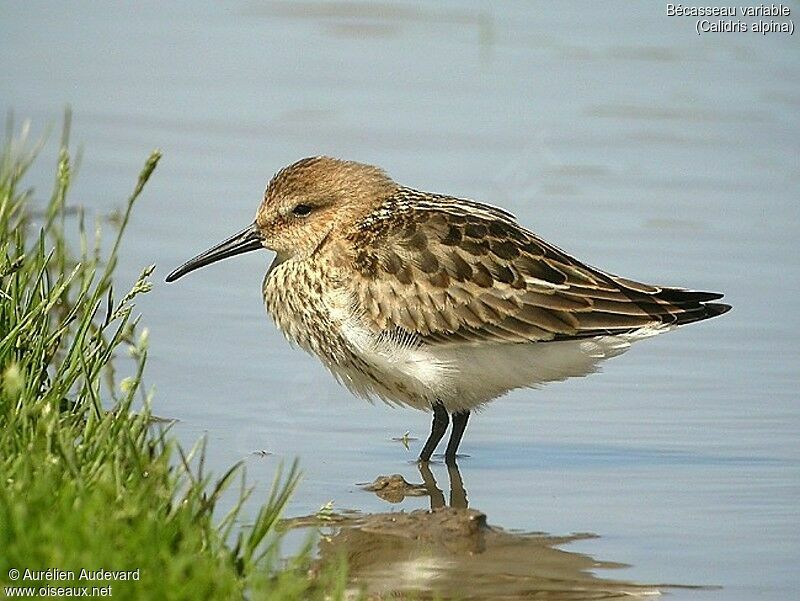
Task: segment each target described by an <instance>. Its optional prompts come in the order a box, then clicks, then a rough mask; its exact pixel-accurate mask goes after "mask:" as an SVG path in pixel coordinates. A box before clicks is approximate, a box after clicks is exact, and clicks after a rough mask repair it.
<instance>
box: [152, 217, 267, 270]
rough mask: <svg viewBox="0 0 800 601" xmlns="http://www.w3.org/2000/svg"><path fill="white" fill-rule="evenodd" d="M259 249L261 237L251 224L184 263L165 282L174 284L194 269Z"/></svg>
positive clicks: (253, 224)
mask: <svg viewBox="0 0 800 601" xmlns="http://www.w3.org/2000/svg"><path fill="white" fill-rule="evenodd" d="M260 248H264V247H263V246H262V244H261V236H260V235H259V233H258V230H257V229H256V224H255V223H251V224H250V225H248V226H247V227H246V228H244V229H243V230H242V231H241V232H239V233H237V234H234V235H233V236H231V237H230V238H228V239H227V240H225V241H223V242H220V243H219V244H217V245H216V246H214V247H212V248H209V249H208V250H207V251H205V252H202V253H200V254H199V255H197V256H196V257H193V258H191V259H189V260H188V261H186V263H184V264H183V265H181V266H180V267H178V268H177V269H176V270H175V271H173V272H172V273H171V274H169V275H168V276H167V281H168V282H174V281H175V280H177V279H178V278H180V277H183V276H185V275H186V274H187V273H189V272H190V271H194V270H195V269H200V268H201V267H205V266H206V265H211V263H216V262H217V261H221V260H222V259H227V258H228V257H234V256H236V255H241V254H242V253H249V252H250V251H253V250H258V249H260Z"/></svg>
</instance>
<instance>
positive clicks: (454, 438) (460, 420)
mask: <svg viewBox="0 0 800 601" xmlns="http://www.w3.org/2000/svg"><path fill="white" fill-rule="evenodd" d="M468 419H469V411H458V412H456V413H454V414H453V431H452V432H451V433H450V441H449V442H448V443H447V450H446V451H445V452H444V462H445V463H446V464H447V465H455V462H456V451H457V450H458V445H460V444H461V437H462V436H464V430H466V428H467V420H468Z"/></svg>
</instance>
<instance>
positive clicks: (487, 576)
mask: <svg viewBox="0 0 800 601" xmlns="http://www.w3.org/2000/svg"><path fill="white" fill-rule="evenodd" d="M419 471H420V475H421V476H422V484H414V483H409V482H407V481H406V480H405V479H404V478H403V477H402V476H399V475H394V476H380V477H378V478H376V479H375V481H374V482H372V483H371V484H369V485H367V486H365V487H364V488H365V489H367V490H371V491H373V492H375V493H376V494H377V495H378V496H380V497H381V498H383V499H385V500H387V501H389V502H392V503H399V502H401V501H402V500H403V499H405V497H408V496H415V497H419V496H423V495H427V496H429V497H430V506H431V509H430V510H425V509H419V510H415V511H409V512H405V511H393V512H389V513H374V514H361V513H356V514H351V515H336V516H334V519H330V516H329V517H328V519H327V522H326V523H327V527H326V528H324V529H322V530H321V534H322V538H321V541H320V544H319V565H324V564H325V563H327V562H329V561H331V560H333V561H336V560H337V559H339V558H341V557H342V556H344V557H345V558H346V560H347V565H348V569H349V572H348V574H349V581H350V585H351V587H352V590H353V592H357V591H363V592H366V593H367V597H368V598H370V599H373V598H378V599H382V598H388V597H391V598H406V596H407V595H410V597H411V598H414V599H428V598H437V599H450V598H454V599H506V600H511V599H547V600H562V601H566V600H572V599H576V600H577V599H583V600H586V599H623V598H624V599H631V598H636V597H639V596H641V597H645V596H650V595H655V594H658V593H659V592H660V589H663V588H664V586H661V585H660V586H655V585H642V584H635V583H631V582H624V581H621V580H612V579H605V578H601V577H599V576H597V575H596V574H595V573H594V571H595V570H598V569H608V568H620V567H625V566H624V565H623V564H619V563H612V562H607V561H600V560H597V559H594V558H593V557H590V556H589V555H585V554H583V553H575V552H570V551H566V550H563V549H561V548H559V547H561V546H563V545H565V544H567V543H570V542H573V541H576V540H582V539H586V538H594V535H591V534H576V535H568V536H550V535H546V534H541V533H530V534H524V533H519V532H510V531H506V530H503V529H502V528H499V527H496V526H490V525H488V524H487V522H486V516H485V514H483V513H482V512H480V511H478V510H476V509H469V508H468V506H467V493H466V490H465V488H464V483H463V480H462V477H461V473H460V471H459V470H458V468H457V467H456V466H450V467H448V476H449V480H450V498H449V503H446V502H445V494H444V492H443V491H442V490H441V489H440V488H439V486H438V485H437V483H436V479H435V478H434V475H433V473H432V472H431V470H430V468H429V467H428V466H427V465H424V464H422V465H420V466H419ZM310 517H311V516H310ZM292 522H295V525H303V524H304V525H309V519H308V518H298V521H294V520H292ZM317 525H321V524H320V523H319V522H317Z"/></svg>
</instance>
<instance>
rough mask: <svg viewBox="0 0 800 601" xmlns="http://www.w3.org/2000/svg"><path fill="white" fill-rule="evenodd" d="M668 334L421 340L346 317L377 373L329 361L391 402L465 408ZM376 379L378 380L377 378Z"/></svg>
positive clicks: (355, 345)
mask: <svg viewBox="0 0 800 601" xmlns="http://www.w3.org/2000/svg"><path fill="white" fill-rule="evenodd" d="M664 331H666V329H665V328H660V329H646V330H639V331H638V332H634V333H631V334H626V335H622V336H597V337H594V338H586V339H581V340H570V341H559V342H539V343H531V344H503V343H492V344H476V343H470V344H463V343H462V344H450V345H447V344H437V345H426V344H424V343H420V342H419V341H418V340H416V339H415V338H414V337H410V336H409V337H405V338H398V337H397V336H394V337H392V336H376V335H375V334H373V333H372V332H370V331H369V330H368V329H367V328H366V327H365V326H364V325H363V324H361V323H360V320H358V319H357V318H355V317H353V316H351V318H350V319H348V320H347V321H346V322H344V326H343V327H342V328H341V330H340V332H341V336H342V338H343V339H344V340H346V341H347V344H348V346H349V347H350V349H351V350H352V352H353V353H354V354H356V355H357V356H358V357H359V359H360V360H361V361H362V362H363V363H364V364H366V365H369V366H370V367H371V368H372V371H373V374H374V375H375V376H376V377H375V378H371V377H368V376H366V375H364V374H362V373H359V372H356V371H353V370H351V369H348V367H347V366H346V365H343V366H330V367H331V371H332V372H333V373H334V374H335V375H336V376H337V378H338V379H339V380H340V381H342V382H343V383H344V384H345V385H347V386H348V387H349V388H350V389H351V390H353V391H354V392H355V393H357V394H359V395H361V396H364V397H367V398H370V397H373V396H377V397H379V398H382V399H383V400H386V401H388V402H390V403H399V404H404V405H409V406H412V407H416V408H418V409H429V408H430V406H431V404H432V403H434V402H437V401H438V402H441V403H443V404H444V406H445V408H446V409H447V410H448V411H450V412H453V411H459V410H470V409H475V408H478V407H480V406H481V405H483V404H484V403H486V402H488V401H491V400H492V399H495V398H497V397H499V396H501V395H503V394H505V393H507V392H508V391H510V390H513V389H515V388H535V387H538V386H540V385H542V384H545V383H547V382H555V381H559V380H564V379H566V378H570V377H576V376H585V375H587V374H590V373H592V372H594V371H597V369H598V365H599V363H600V362H602V361H604V360H605V359H609V358H611V357H615V356H617V355H619V354H621V353H623V352H625V351H626V350H627V349H628V348H629V347H630V345H631V343H633V342H635V341H637V340H641V339H642V338H647V337H649V336H653V335H655V334H659V333H661V332H664ZM376 380H377V382H376Z"/></svg>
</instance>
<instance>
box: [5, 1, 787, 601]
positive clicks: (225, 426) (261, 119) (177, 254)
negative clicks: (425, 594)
mask: <svg viewBox="0 0 800 601" xmlns="http://www.w3.org/2000/svg"><path fill="white" fill-rule="evenodd" d="M789 6H791V7H792V8H793V11H794V12H795V13H796V14H797V12H798V11H800V7H798V6H797V5H796V4H794V3H790V4H789ZM665 13H666V10H665V6H664V5H663V4H662V3H655V2H654V3H649V2H647V3H645V2H641V3H627V2H610V3H601V4H596V5H589V4H588V3H585V4H584V3H581V4H579V3H569V4H567V3H558V4H552V5H550V4H545V5H538V4H537V5H530V4H528V3H502V4H496V3H488V2H483V3H470V4H462V3H456V2H449V3H436V4H415V3H402V4H399V3H398V4H375V5H370V6H369V7H364V6H362V5H360V4H350V3H346V2H344V3H324V2H319V3H317V2H310V3H294V2H293V3H288V2H287V3H282V2H272V3H255V2H253V3H248V2H243V3H222V4H221V3H213V2H199V3H198V2H196V3H192V5H191V8H189V7H188V6H180V5H177V4H175V5H173V4H164V3H136V4H135V5H134V4H129V5H114V6H112V5H108V6H104V7H103V8H102V9H99V8H98V7H97V6H96V5H92V4H90V3H69V5H67V4H61V3H58V4H57V3H49V2H39V3H37V2H27V3H24V4H22V3H20V4H4V5H3V6H2V7H0V39H2V40H3V41H2V42H1V44H2V52H0V92H1V94H0V98H1V99H2V102H0V107H1V108H2V109H4V110H5V109H9V108H13V109H14V110H15V111H16V113H17V115H18V116H20V117H30V118H31V119H32V120H33V122H34V124H35V126H36V128H38V129H37V131H41V129H42V128H43V126H44V125H45V124H48V123H50V124H56V123H57V122H58V121H59V118H60V114H61V112H62V110H63V106H64V105H65V104H66V103H69V104H71V105H72V107H73V109H74V114H75V118H74V127H73V131H74V134H75V135H74V140H75V141H76V142H80V143H81V145H82V146H83V147H84V149H85V152H84V156H83V164H82V169H81V173H80V177H79V180H78V182H77V184H76V188H75V193H74V194H73V197H72V200H73V202H80V203H83V204H85V205H87V206H89V207H91V208H92V209H93V210H95V211H96V212H97V213H98V214H103V213H107V212H109V211H110V210H112V209H113V208H114V207H116V206H119V204H120V202H121V199H122V198H124V197H125V196H126V195H127V193H128V192H129V191H130V189H131V188H132V185H133V182H134V178H135V174H136V173H137V172H138V168H139V166H140V164H141V163H142V161H143V160H144V158H145V157H146V155H147V153H148V152H149V150H150V149H151V148H153V147H154V146H159V147H160V148H162V149H163V151H164V155H165V156H164V160H163V161H162V163H161V165H160V166H159V169H158V171H157V173H156V175H155V176H154V178H153V181H152V182H151V184H150V185H149V186H148V189H147V191H146V193H145V195H144V197H143V198H142V201H141V204H140V205H139V207H138V208H137V211H136V213H135V215H134V218H133V223H132V226H131V231H130V235H129V236H128V238H127V240H126V242H125V246H124V252H123V264H122V266H121V267H122V269H121V271H120V278H121V279H123V280H125V279H127V280H133V279H134V278H135V276H136V274H138V271H139V270H140V268H141V267H142V266H143V265H145V264H148V263H153V262H154V263H157V265H158V270H157V272H156V279H157V284H156V287H155V289H154V290H153V292H152V293H151V294H150V295H149V296H148V297H147V298H146V300H143V301H142V302H141V303H140V304H139V306H140V308H141V310H142V311H143V312H144V314H145V321H146V323H147V325H148V326H149V327H150V329H151V332H152V336H151V339H152V352H151V356H150V365H149V375H148V383H149V384H153V385H155V388H156V391H157V392H156V394H157V405H156V411H157V412H158V413H159V414H162V415H166V416H169V417H174V418H177V419H179V420H180V423H179V425H178V427H177V429H176V432H177V433H178V434H179V436H180V437H181V439H183V440H184V441H186V442H187V443H188V442H189V441H193V440H194V439H196V438H197V437H198V436H200V435H202V434H207V435H208V438H209V442H210V450H209V457H208V463H209V464H210V465H211V466H212V467H213V468H215V470H216V472H217V473H220V472H222V471H223V469H224V468H225V467H226V466H228V465H229V464H231V463H232V462H233V461H235V460H238V459H240V458H243V457H244V458H246V461H247V468H248V474H249V478H250V479H251V480H252V481H254V482H255V483H257V495H256V496H257V497H258V496H263V493H264V491H265V490H266V489H267V487H268V485H269V483H270V481H271V479H272V475H273V473H274V470H275V469H276V465H277V464H278V462H279V461H280V460H281V459H287V460H289V459H291V458H293V457H295V456H299V457H300V458H301V461H302V467H303V470H304V472H305V478H304V481H303V484H302V486H301V488H300V490H299V492H298V494H297V495H295V497H294V500H293V502H292V505H291V507H290V510H289V514H290V515H302V514H308V513H312V512H314V511H315V510H316V509H317V508H319V507H320V506H321V505H322V504H324V503H326V502H328V501H329V500H333V501H334V502H335V505H334V506H335V507H336V508H340V509H345V508H350V509H358V510H361V511H363V512H381V511H388V510H391V509H398V508H402V509H407V510H410V509H414V508H421V507H427V506H428V505H429V502H430V501H429V500H428V499H427V498H410V499H408V498H407V499H406V500H405V501H403V503H401V504H400V505H389V504H387V502H385V501H383V500H381V499H379V498H378V497H375V496H372V495H371V494H370V493H366V492H364V491H362V490H361V489H360V488H358V487H357V486H356V485H355V484H356V483H358V482H364V481H370V480H372V479H373V478H374V477H375V476H377V475H379V474H391V473H395V472H399V473H402V474H403V475H404V476H405V477H406V479H408V480H409V481H419V474H418V473H417V469H416V467H415V466H414V465H413V463H411V460H412V459H413V458H414V457H415V451H418V448H419V444H420V443H419V442H416V443H412V447H411V450H410V451H406V450H405V449H404V448H403V446H402V445H401V444H400V443H398V442H393V441H392V440H391V438H392V437H398V436H402V435H403V433H404V432H405V431H406V430H408V431H410V433H411V435H412V436H416V437H419V438H423V439H424V437H425V436H426V434H427V430H428V419H429V418H428V416H426V415H424V414H419V413H416V412H413V411H400V410H391V409H388V408H385V407H382V406H372V407H371V406H369V405H366V404H365V403H363V402H362V401H360V400H357V399H354V398H352V397H351V396H350V395H349V394H348V393H347V392H346V391H344V390H343V389H341V388H339V387H337V386H335V385H334V384H333V383H332V380H331V378H330V377H329V376H328V375H327V373H325V371H324V370H323V368H322V367H321V366H320V365H318V364H317V362H316V361H315V360H314V359H313V358H311V357H307V356H305V355H303V354H302V353H300V352H299V351H297V350H293V349H290V348H289V347H288V346H287V345H286V344H285V342H284V341H283V340H282V338H281V336H280V335H279V334H278V333H277V332H276V330H275V328H274V327H273V326H272V325H271V324H270V323H269V322H268V321H267V320H266V318H265V316H264V313H263V308H262V305H261V299H260V295H259V290H260V281H261V277H262V275H263V272H264V270H265V268H266V265H267V264H268V262H269V261H270V259H271V258H270V257H269V256H268V255H267V253H255V254H250V255H247V256H244V257H241V258H239V259H237V260H233V261H227V262H225V263H223V264H220V265H217V266H214V267H213V268H208V269H205V270H203V271H201V272H198V273H197V274H193V275H192V276H190V277H187V278H186V279H184V280H181V281H180V283H179V284H177V285H169V286H167V285H165V284H163V283H161V279H162V278H163V276H164V275H166V273H168V272H169V270H170V269H171V268H173V267H174V266H176V265H177V264H179V263H181V262H183V260H185V259H186V258H188V257H189V256H191V255H193V254H195V253H196V252H197V251H200V250H203V249H205V248H206V247H208V246H210V245H211V244H212V243H215V242H217V241H218V240H221V239H222V238H223V237H226V236H227V235H229V234H231V233H233V232H234V231H237V230H238V229H239V228H241V227H242V226H244V225H246V224H247V223H249V222H250V221H251V219H252V216H253V213H254V211H255V208H256V205H257V203H258V201H259V199H260V196H261V192H262V190H263V188H264V185H265V183H266V181H267V179H268V178H269V177H270V176H271V174H272V173H273V172H274V171H275V170H277V169H278V168H279V167H281V166H283V165H285V164H287V163H289V162H292V161H294V160H296V159H297V158H300V157H302V156H306V155H311V154H323V153H325V154H332V155H335V156H341V157H345V158H350V159H355V160H362V161H366V162H370V163H375V164H379V165H382V166H383V167H384V168H386V169H387V170H388V171H389V173H390V174H391V175H392V176H393V177H395V179H397V180H398V181H400V182H403V183H405V184H408V185H411V186H414V187H417V188H421V189H427V190H431V191H439V192H447V193H451V194H456V195H463V196H468V197H473V198H477V199H482V200H485V201H489V202H492V203H495V204H500V205H503V206H504V207H506V208H508V209H510V210H511V211H513V212H514V213H516V214H517V215H518V217H519V219H520V221H521V222H522V223H524V224H526V225H527V226H529V227H531V228H533V229H535V230H536V231H537V232H538V233H540V234H541V235H543V236H544V237H545V238H546V239H549V240H552V241H553V242H555V243H556V244H558V245H559V246H561V247H562V248H565V249H567V250H568V251H570V252H571V253H573V254H575V255H576V256H578V257H580V258H583V259H586V260H588V261H589V262H591V263H592V264H595V265H598V266H600V267H603V268H605V269H608V270H611V271H614V272H617V273H621V274H623V275H626V276H629V277H632V278H638V279H641V280H644V281H655V282H657V283H665V284H673V285H683V286H687V287H692V288H699V289H706V290H721V291H724V292H725V293H726V299H727V300H728V301H729V302H731V303H732V304H733V305H734V310H733V311H732V312H731V313H729V314H728V315H725V316H724V317H722V318H720V319H716V320H713V321H710V322H706V323H704V324H699V325H695V326H692V327H689V328H685V329H683V330H681V331H679V332H676V333H672V334H669V335H667V336H662V337H659V338H657V339H654V340H650V341H646V342H643V343H641V344H640V345H638V346H637V347H636V348H634V349H633V350H632V351H631V352H630V353H628V354H626V355H624V356H623V357H621V358H617V359H614V360H613V361H611V362H609V363H607V364H606V365H605V370H604V373H603V374H601V375H595V376H592V377H589V378H584V379H576V380H571V381H568V382H566V383H561V384H556V385H552V386H549V387H547V388H545V389H543V390H540V391H517V392H515V393H513V394H510V395H509V396H508V397H506V398H503V399H501V400H499V401H497V402H495V403H494V404H492V405H491V406H490V407H489V408H488V409H487V410H486V411H485V412H484V413H482V414H480V415H478V416H476V417H475V418H474V419H473V420H472V421H471V423H470V427H469V429H468V432H467V436H466V439H465V442H464V443H463V444H462V451H463V452H464V453H466V454H468V455H470V457H469V458H466V459H464V460H462V461H461V462H460V467H461V474H462V477H463V480H464V485H465V487H466V488H467V490H468V493H469V501H470V506H471V507H474V508H477V509H480V510H481V511H483V512H485V513H486V514H487V516H488V521H489V522H490V523H492V524H496V525H498V526H502V527H504V528H505V529H508V530H522V531H542V532H548V533H552V534H553V535H555V536H562V535H568V534H570V533H573V532H591V533H594V534H596V535H598V538H589V539H581V540H575V541H573V542H570V543H568V544H566V546H565V547H564V549H567V550H568V551H570V552H575V553H581V554H586V555H588V556H591V557H593V558H596V559H597V561H598V562H618V563H624V564H629V566H630V567H627V568H623V569H616V570H614V571H613V574H612V575H607V574H606V570H605V569H604V567H603V566H604V565H605V564H604V563H598V564H596V570H597V572H598V575H599V576H600V577H605V576H608V577H609V578H611V577H613V578H616V579H624V580H627V581H631V582H641V583H663V582H669V583H677V584H686V585H715V586H720V587H722V588H720V589H713V590H703V591H702V592H698V591H696V590H693V589H675V590H671V591H670V593H671V594H672V595H673V597H674V598H676V599H703V600H711V599H725V600H731V599H733V600H737V599H756V598H758V599H787V598H790V597H791V596H792V595H793V594H796V590H797V588H798V586H800V577H798V575H797V571H796V565H797V562H798V560H800V548H799V547H800V543H798V541H800V519H799V518H800V515H799V514H800V512H799V511H798V497H800V468H799V467H798V466H799V465H800V464H799V463H798V459H800V457H799V455H800V452H799V451H800V446H799V445H798V440H799V438H798V435H799V434H800V408H799V407H800V405H798V398H797V397H798V384H800V369H798V365H800V361H799V360H798V359H800V358H799V357H798V347H797V345H796V344H795V337H796V335H797V333H798V325H800V318H799V317H798V316H799V315H800V302H799V301H798V294H797V291H798V284H799V283H800V277H798V276H800V262H799V261H798V253H797V242H796V241H795V238H796V236H797V234H798V232H799V231H800V210H798V203H797V199H798V189H799V188H800V186H799V184H800V162H799V160H798V156H800V154H799V151H800V142H798V140H799V139H800V137H798V134H800V111H799V110H798V109H800V77H799V76H800V55H798V47H797V43H796V37H789V36H787V35H783V34H771V35H767V36H762V35H759V34H749V33H748V34H718V35H715V36H712V35H705V36H701V37H698V36H697V35H696V34H695V33H694V22H693V20H691V19H688V18H677V17H667V16H666V14H665ZM796 14H795V15H793V18H796ZM52 157H53V148H52V145H51V146H50V147H48V151H47V152H46V153H45V160H44V161H43V162H40V163H39V164H38V165H37V167H36V169H35V171H34V173H33V174H32V181H35V182H36V183H37V184H38V185H39V189H40V194H41V195H44V194H45V186H46V185H47V184H49V182H50V181H51V168H52V163H53V159H52ZM261 450H264V451H268V452H269V453H273V455H267V456H263V457H262V456H257V455H253V454H252V453H253V452H254V451H261ZM433 471H434V474H435V475H436V476H437V477H438V478H439V480H443V481H445V482H446V480H447V476H446V471H445V470H444V467H443V466H434V470H433ZM440 484H441V482H440Z"/></svg>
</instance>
